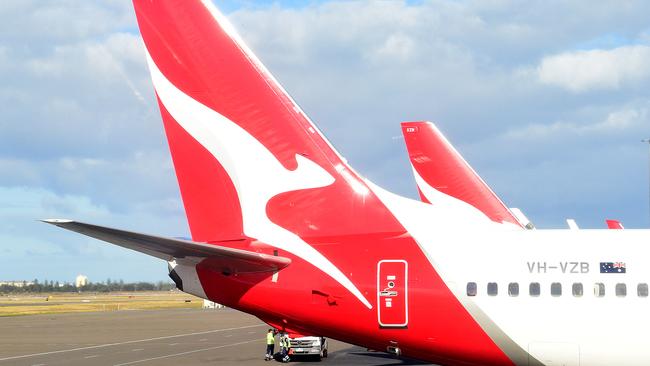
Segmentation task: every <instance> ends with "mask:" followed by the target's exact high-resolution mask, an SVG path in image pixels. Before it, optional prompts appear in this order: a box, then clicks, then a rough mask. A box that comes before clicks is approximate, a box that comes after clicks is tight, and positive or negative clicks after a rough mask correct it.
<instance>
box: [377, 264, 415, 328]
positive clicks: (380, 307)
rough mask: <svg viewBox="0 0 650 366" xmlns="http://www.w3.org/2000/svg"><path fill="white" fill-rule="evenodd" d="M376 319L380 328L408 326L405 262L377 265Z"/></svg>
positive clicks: (406, 266) (406, 265)
mask: <svg viewBox="0 0 650 366" xmlns="http://www.w3.org/2000/svg"><path fill="white" fill-rule="evenodd" d="M377 318H378V321H379V326H380V327H382V328H405V327H406V326H407V325H408V263H407V262H406V261H405V260H382V261H379V263H377Z"/></svg>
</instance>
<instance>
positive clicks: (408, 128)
mask: <svg viewBox="0 0 650 366" xmlns="http://www.w3.org/2000/svg"><path fill="white" fill-rule="evenodd" d="M402 133H403V134H404V140H405V141H406V148H407V150H408V153H409V158H410V160H411V164H412V165H413V169H414V170H415V173H416V174H418V175H419V176H420V177H421V178H422V179H423V180H424V181H425V182H426V183H427V184H428V185H429V186H430V187H432V188H434V189H436V190H438V191H440V192H442V193H445V194H447V195H449V196H452V197H455V198H457V199H459V200H462V201H464V202H466V203H468V204H470V205H472V206H474V207H476V208H477V209H479V210H480V211H481V212H483V213H484V214H485V215H486V216H488V217H489V218H490V219H491V220H492V221H495V222H509V223H512V224H515V225H518V226H522V224H521V223H520V222H519V221H518V220H517V219H516V218H515V216H514V215H513V214H512V213H511V212H510V210H509V209H508V208H507V207H506V206H505V205H504V204H503V202H501V200H500V199H499V198H498V197H497V196H496V194H494V192H492V190H491V189H490V187H488V185H487V184H486V183H485V182H484V181H483V180H482V179H481V177H479V176H478V174H476V172H475V171H474V169H472V167H470V166H469V164H468V163H467V162H466V161H465V159H463V157H462V156H461V155H460V154H459V153H458V151H456V149H455V148H454V147H453V146H452V145H451V144H450V143H449V141H447V139H446V138H445V137H444V136H443V134H442V133H441V132H440V131H439V130H438V128H437V127H436V126H435V125H434V124H433V123H431V122H404V123H402ZM418 189H419V191H420V197H421V198H422V200H423V201H425V202H430V201H431V200H432V198H431V197H426V195H425V194H424V192H423V191H424V190H423V189H422V187H418ZM430 203H435V202H430Z"/></svg>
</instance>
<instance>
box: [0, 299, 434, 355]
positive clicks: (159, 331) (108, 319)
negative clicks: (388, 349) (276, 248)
mask: <svg viewBox="0 0 650 366" xmlns="http://www.w3.org/2000/svg"><path fill="white" fill-rule="evenodd" d="M267 329H268V326H267V325H266V324H264V323H262V322H261V321H260V320H258V319H257V318H255V317H253V316H250V315H247V314H244V313H241V312H238V311H235V310H228V309H226V310H223V309H222V310H187V309H184V310H147V311H140V310H133V311H113V312H95V313H76V314H56V315H32V316H18V317H5V318H0V366H5V365H27V366H49V365H112V366H126V365H233V364H237V365H238V366H239V365H241V366H245V365H271V364H273V363H275V361H269V362H265V361H264V351H265V348H266V346H265V344H264V343H265V342H264V339H265V333H266V330H267ZM328 341H329V357H327V358H325V359H323V362H322V363H321V364H332V365H425V364H423V363H418V362H416V361H406V360H398V359H395V358H393V357H392V356H390V355H388V354H386V353H381V352H368V351H367V350H365V349H363V348H360V347H356V346H352V345H349V344H346V343H343V342H339V341H335V340H332V339H330V340H328ZM291 363H293V364H301V365H302V364H305V365H307V364H313V363H315V362H301V361H300V360H295V361H294V362H291Z"/></svg>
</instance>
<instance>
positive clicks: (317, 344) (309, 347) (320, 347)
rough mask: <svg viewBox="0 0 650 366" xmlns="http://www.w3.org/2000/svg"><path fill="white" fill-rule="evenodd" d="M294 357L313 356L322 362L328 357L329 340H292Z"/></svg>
mask: <svg viewBox="0 0 650 366" xmlns="http://www.w3.org/2000/svg"><path fill="white" fill-rule="evenodd" d="M291 350H292V356H311V357H315V358H318V360H320V359H321V358H323V357H327V339H326V338H325V337H313V336H307V337H300V338H294V339H291Z"/></svg>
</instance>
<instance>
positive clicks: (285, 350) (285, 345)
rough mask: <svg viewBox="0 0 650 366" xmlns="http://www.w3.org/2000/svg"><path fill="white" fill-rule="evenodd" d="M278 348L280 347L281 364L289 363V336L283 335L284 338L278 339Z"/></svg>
mask: <svg viewBox="0 0 650 366" xmlns="http://www.w3.org/2000/svg"><path fill="white" fill-rule="evenodd" d="M280 346H281V347H282V362H289V361H290V358H289V351H290V350H291V339H289V334H287V333H284V337H282V338H280Z"/></svg>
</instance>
